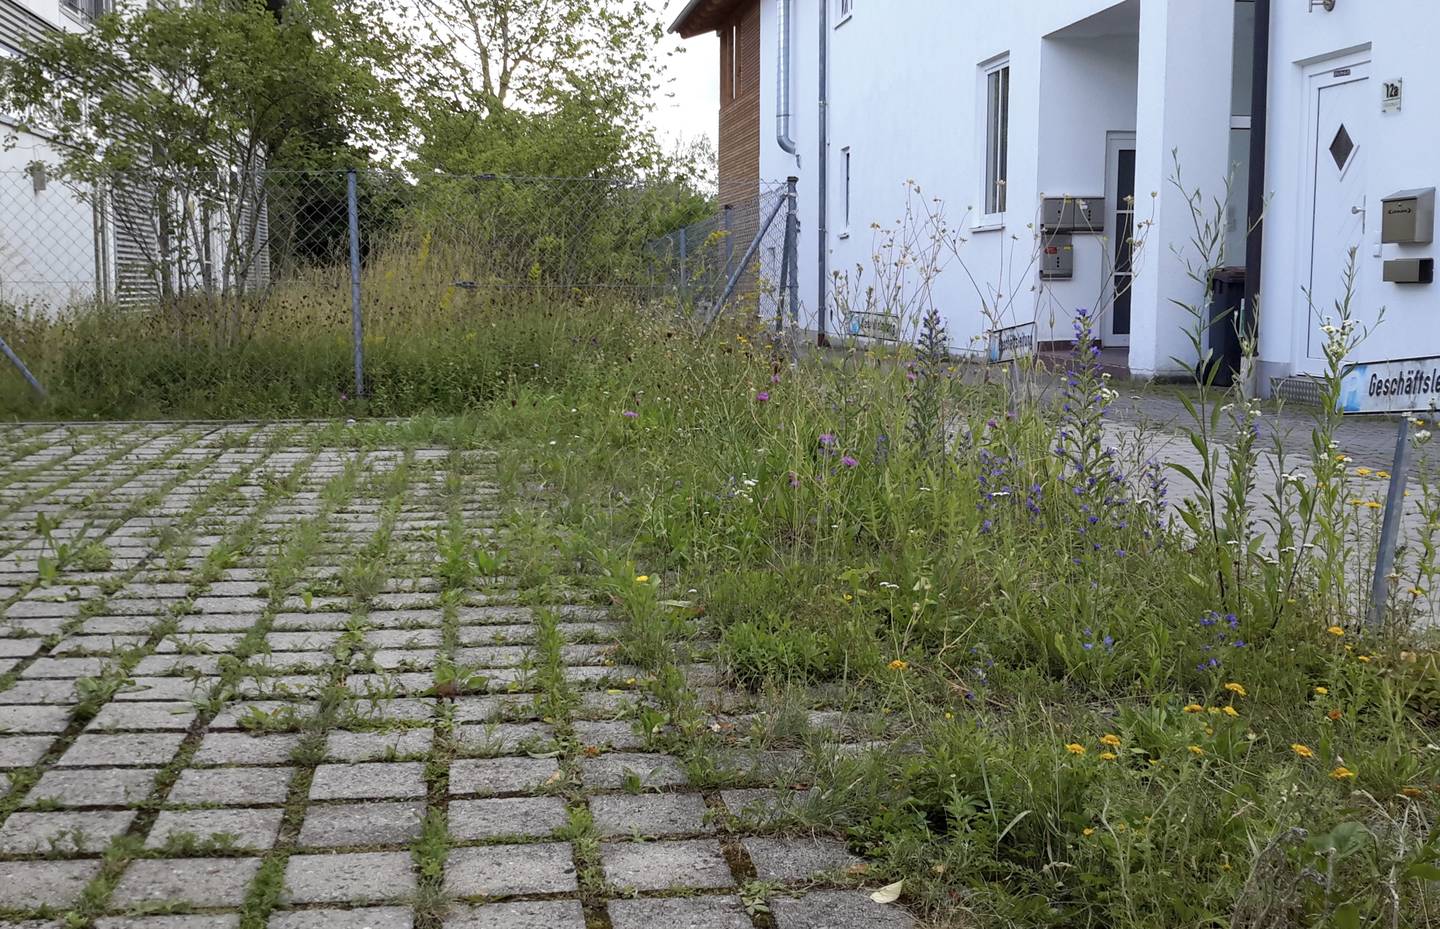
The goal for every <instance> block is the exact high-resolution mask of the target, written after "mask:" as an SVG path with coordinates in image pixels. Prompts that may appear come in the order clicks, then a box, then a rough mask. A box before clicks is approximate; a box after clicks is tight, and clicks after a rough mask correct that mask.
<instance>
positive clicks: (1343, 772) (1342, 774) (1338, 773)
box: [1330, 764, 1355, 781]
mask: <svg viewBox="0 0 1440 929" xmlns="http://www.w3.org/2000/svg"><path fill="white" fill-rule="evenodd" d="M1330 776H1331V777H1332V778H1334V779H1335V780H1337V781H1343V780H1345V779H1346V778H1347V777H1348V778H1354V777H1355V772H1354V771H1351V770H1350V769H1349V768H1347V767H1345V766H1344V765H1343V764H1342V765H1339V766H1337V767H1336V768H1335V770H1334V771H1331V772H1330Z"/></svg>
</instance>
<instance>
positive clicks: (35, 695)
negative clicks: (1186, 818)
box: [0, 424, 913, 929]
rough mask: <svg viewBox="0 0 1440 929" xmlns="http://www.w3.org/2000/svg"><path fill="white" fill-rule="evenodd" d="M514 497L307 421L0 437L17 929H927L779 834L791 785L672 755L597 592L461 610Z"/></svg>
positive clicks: (7, 826)
mask: <svg viewBox="0 0 1440 929" xmlns="http://www.w3.org/2000/svg"><path fill="white" fill-rule="evenodd" d="M494 480H495V477H494V461H493V458H492V456H490V455H489V454H487V453H485V452H483V451H475V452H465V453H452V452H451V451H449V450H447V449H441V448H425V447H419V448H413V447H412V448H398V447H396V448H378V449H367V450H360V449H355V448H348V447H342V446H339V445H327V444H326V443H325V442H324V441H323V433H322V427H320V426H318V425H304V424H272V425H264V426H255V425H248V424H227V425H204V424H194V425H173V424H135V425H125V424H119V425H108V426H100V425H74V426H62V427H53V426H40V425H37V426H0V787H3V795H0V926H24V927H26V929H42V927H43V929H49V927H60V926H70V927H81V926H94V927H97V929H229V927H241V926H243V927H247V929H251V927H255V929H258V927H277V929H312V927H313V929H319V927H327V929H328V927H338V929H359V927H370V929H402V927H412V926H418V927H446V929H536V927H543V929H587V927H588V929H604V927H607V926H608V927H611V929H639V927H645V929H650V927H651V926H654V925H657V924H659V925H665V926H668V927H674V929H684V927H694V929H701V927H703V929H740V927H761V929H765V927H773V929H851V927H856V929H858V927H862V926H863V927H878V929H891V927H907V926H911V925H913V923H912V921H911V919H910V917H909V916H907V915H906V914H905V913H904V912H903V911H902V910H899V909H897V908H895V907H891V906H882V905H879V904H876V903H873V902H871V901H870V899H869V896H868V894H867V893H866V892H865V890H863V889H857V888H858V887H859V886H860V884H862V883H863V881H861V880H859V879H858V878H857V875H859V874H862V873H863V868H857V865H859V862H858V860H857V859H855V858H853V857H852V856H851V855H850V854H849V853H848V852H847V850H846V849H845V846H844V845H843V843H841V842H838V841H836V840H834V839H830V838H815V837H809V836H805V837H797V836H795V835H794V834H793V832H792V833H789V834H784V833H780V834H777V833H776V830H774V829H772V828H770V827H769V826H770V824H771V823H772V821H773V819H774V817H775V816H777V815H780V814H781V813H783V810H784V807H785V806H786V805H787V804H789V803H791V802H792V800H793V798H795V797H796V796H803V795H804V794H803V788H804V787H805V783H804V782H803V781H802V780H798V779H797V776H796V775H794V774H793V773H792V772H789V771H782V770H781V769H780V768H779V767H777V766H755V767H753V769H751V770H750V772H749V773H748V774H747V775H745V776H743V777H740V778H738V779H737V778H734V777H731V778H727V779H725V780H724V783H725V787H724V788H723V789H722V788H720V787H717V786H716V784H717V783H718V782H717V780H716V779H715V778H714V777H713V772H712V773H706V772H705V771H702V770H697V769H696V767H695V766H694V765H692V764H687V763H686V762H684V761H683V760H682V759H681V758H679V757H676V756H675V755H673V754H667V753H665V752H664V751H663V750H657V747H656V745H655V743H654V740H653V739H652V738H651V737H650V736H649V735H648V734H647V733H648V732H649V731H653V730H647V725H648V723H647V725H637V719H639V718H640V715H641V712H642V709H644V708H645V707H646V706H647V698H646V697H645V696H644V695H643V692H642V690H641V689H640V683H643V681H642V680H641V679H642V678H643V675H642V673H641V672H640V671H639V670H638V669H636V668H632V667H626V666H625V665H623V664H622V663H620V662H619V659H618V657H617V655H616V650H615V644H616V642H617V637H618V635H619V632H620V629H619V627H618V625H617V624H616V623H615V622H614V621H613V620H612V619H611V618H610V616H609V615H608V612H607V610H606V609H605V608H604V607H603V606H601V605H597V603H596V601H595V600H594V599H593V597H592V596H591V595H589V594H583V593H581V592H580V591H579V590H577V589H576V588H574V587H567V586H565V584H564V583H563V582H557V581H555V580H553V579H550V578H547V577H543V576H542V577H538V578H535V579H533V580H532V581H530V582H526V583H522V582H521V581H520V580H519V579H517V578H514V577H506V576H496V577H474V576H470V577H467V578H466V580H465V581H464V583H461V584H457V583H456V582H455V579H456V577H457V574H456V565H455V564H454V563H453V561H452V562H447V558H446V555H445V546H444V544H443V543H442V542H440V541H437V537H438V538H439V539H442V540H443V539H444V538H446V536H445V535H444V534H445V533H446V532H447V531H449V529H450V527H453V526H456V525H460V526H463V527H464V528H465V530H466V531H467V532H470V533H474V534H476V535H477V536H479V537H486V536H489V537H492V538H494V539H496V540H498V541H499V543H500V546H501V547H502V548H503V545H504V541H505V539H506V536H507V533H508V532H509V531H510V529H509V528H508V527H507V525H506V522H505V519H504V518H503V515H502V511H501V507H500V505H499V488H498V487H497V486H496V484H495V483H494ZM557 558H558V555H557ZM557 576H558V575H557ZM712 677H713V675H711V674H710V673H709V670H708V667H707V666H705V665H704V664H699V665H694V666H691V667H689V668H688V679H689V682H690V684H689V686H693V687H694V688H696V690H697V692H702V693H703V692H704V691H705V690H706V688H707V687H709V685H710V684H711V683H713V682H712V681H711V678H712ZM710 697H711V698H713V699H717V700H719V702H721V703H723V702H725V700H724V697H723V695H716V694H713V693H712V694H710ZM754 721H755V720H754V719H753V718H750V719H749V722H750V723H753V722H754ZM737 724H738V725H740V726H741V727H742V728H743V726H744V725H746V724H747V720H746V717H744V716H736V717H735V719H734V720H732V721H730V722H727V723H726V725H730V726H735V725H737ZM867 889H868V888H867ZM759 899H763V900H765V901H766V903H765V905H764V906H763V907H757V906H755V902H756V901H757V900H759ZM747 903H749V904H750V906H749V907H748V908H747ZM7 920H9V921H8V922H7Z"/></svg>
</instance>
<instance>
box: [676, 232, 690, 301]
mask: <svg viewBox="0 0 1440 929" xmlns="http://www.w3.org/2000/svg"><path fill="white" fill-rule="evenodd" d="M689 256H690V237H689V236H688V235H687V230H686V228H685V227H684V226H681V227H680V280H679V281H678V282H677V287H676V296H675V309H676V310H677V311H678V312H680V313H681V314H682V315H683V314H684V313H685V297H686V294H687V291H688V290H689V284H690V274H689V271H688V269H687V268H686V267H685V260H686V259H687V258H688V257H689Z"/></svg>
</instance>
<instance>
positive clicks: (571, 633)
mask: <svg viewBox="0 0 1440 929" xmlns="http://www.w3.org/2000/svg"><path fill="white" fill-rule="evenodd" d="M623 628H624V627H623V626H622V625H621V624H620V623H556V624H555V629H556V631H557V632H559V633H560V635H561V636H563V637H564V638H565V641H567V642H570V643H574V644H583V643H585V642H613V641H615V640H616V639H618V638H619V637H620V632H621V630H622V629H623Z"/></svg>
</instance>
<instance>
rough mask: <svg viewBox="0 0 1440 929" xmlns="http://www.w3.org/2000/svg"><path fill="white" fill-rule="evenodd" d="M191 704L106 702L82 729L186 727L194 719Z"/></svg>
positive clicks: (193, 707)
mask: <svg viewBox="0 0 1440 929" xmlns="http://www.w3.org/2000/svg"><path fill="white" fill-rule="evenodd" d="M195 716H196V711H195V706H194V705H193V704H190V703H178V702H163V703H162V702H159V701H148V702H147V701H138V700H137V701H135V702H132V703H107V704H106V705H105V706H103V707H101V708H100V712H99V713H96V714H95V718H94V719H92V720H91V721H90V725H88V726H86V727H85V731H86V732H95V731H107V730H108V731H114V730H117V729H182V730H183V729H189V728H190V724H191V723H192V722H194V721H195Z"/></svg>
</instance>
